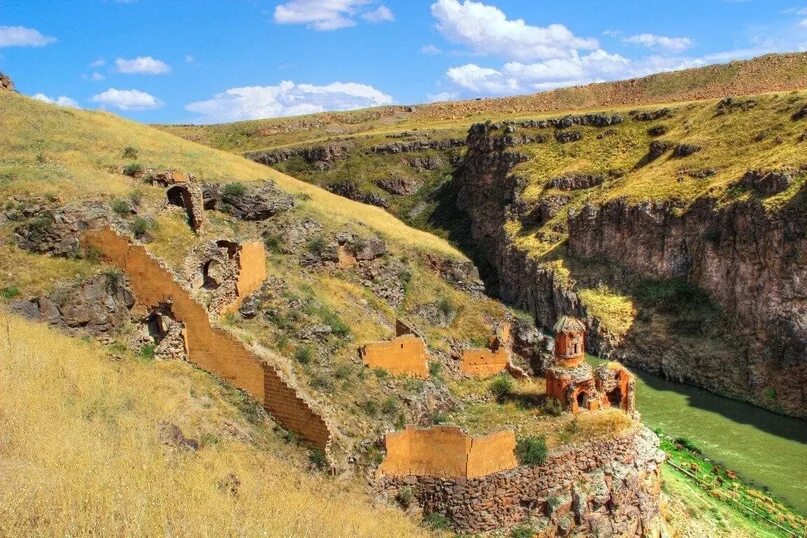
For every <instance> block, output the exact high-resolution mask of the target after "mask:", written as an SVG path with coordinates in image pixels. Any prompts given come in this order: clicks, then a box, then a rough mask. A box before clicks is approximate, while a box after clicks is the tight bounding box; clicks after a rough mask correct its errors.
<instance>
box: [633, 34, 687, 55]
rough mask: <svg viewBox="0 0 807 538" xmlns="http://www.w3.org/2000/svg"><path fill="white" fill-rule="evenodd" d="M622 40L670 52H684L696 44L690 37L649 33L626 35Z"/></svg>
mask: <svg viewBox="0 0 807 538" xmlns="http://www.w3.org/2000/svg"><path fill="white" fill-rule="evenodd" d="M622 42H623V43H632V44H634V45H642V46H644V47H648V48H652V49H662V50H666V51H669V52H683V51H685V50H687V49H688V48H690V47H691V46H692V45H693V44H694V43H693V42H692V40H691V39H690V38H688V37H668V36H663V35H656V34H648V33H645V34H638V35H631V36H627V37H624V38H622Z"/></svg>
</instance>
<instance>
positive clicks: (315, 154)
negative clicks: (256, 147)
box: [244, 144, 351, 170]
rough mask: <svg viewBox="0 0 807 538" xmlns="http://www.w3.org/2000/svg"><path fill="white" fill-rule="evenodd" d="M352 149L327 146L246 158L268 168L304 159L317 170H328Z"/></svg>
mask: <svg viewBox="0 0 807 538" xmlns="http://www.w3.org/2000/svg"><path fill="white" fill-rule="evenodd" d="M350 149H351V146H350V145H347V144H327V145H324V146H310V147H303V148H286V149H276V150H270V151H253V152H249V153H246V154H245V155H244V157H246V158H247V159H249V160H251V161H255V162H258V163H261V164H265V165H267V166H273V165H275V164H278V163H281V162H283V161H287V160H289V159H292V158H294V157H302V159H303V160H304V161H305V162H307V163H308V164H311V165H313V166H314V167H315V168H316V169H317V170H328V169H330V168H332V167H333V166H334V164H336V161H338V160H339V159H341V158H342V157H344V156H345V155H346V154H347V152H348V151H349V150H350Z"/></svg>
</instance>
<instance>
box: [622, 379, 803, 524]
mask: <svg viewBox="0 0 807 538" xmlns="http://www.w3.org/2000/svg"><path fill="white" fill-rule="evenodd" d="M633 373H634V374H635V375H636V378H637V380H636V405H637V407H638V409H639V412H640V413H641V414H642V421H643V422H644V423H645V424H646V425H647V426H648V427H650V428H651V429H653V428H661V430H662V431H663V432H664V433H665V434H667V435H671V436H676V437H686V438H688V439H690V440H691V441H693V442H694V444H695V445H696V446H698V447H699V448H701V450H703V453H704V454H705V455H706V456H707V457H709V458H710V459H712V460H714V461H717V462H720V463H722V464H724V465H725V466H726V467H728V468H729V469H732V470H734V471H736V472H737V473H739V474H740V476H741V477H742V478H743V479H745V480H746V481H747V482H751V483H752V484H755V485H756V486H758V487H766V488H768V489H769V490H770V492H771V493H773V494H774V495H775V496H777V497H779V498H780V499H782V500H784V501H785V502H787V503H788V504H789V505H791V506H792V507H794V508H796V509H797V510H799V511H800V512H802V513H807V422H805V421H802V420H799V419H795V418H788V417H784V416H781V415H777V414H775V413H771V412H770V411H765V410H764V409H760V408H759V407H755V406H753V405H750V404H747V403H743V402H738V401H735V400H730V399H728V398H723V397H721V396H717V395H715V394H712V393H710V392H707V391H705V390H702V389H698V388H695V387H691V386H687V385H680V384H678V383H672V382H670V381H667V380H664V379H662V378H660V377H656V376H654V375H650V374H648V373H645V372H641V371H639V370H633Z"/></svg>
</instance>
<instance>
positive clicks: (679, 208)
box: [453, 124, 807, 416]
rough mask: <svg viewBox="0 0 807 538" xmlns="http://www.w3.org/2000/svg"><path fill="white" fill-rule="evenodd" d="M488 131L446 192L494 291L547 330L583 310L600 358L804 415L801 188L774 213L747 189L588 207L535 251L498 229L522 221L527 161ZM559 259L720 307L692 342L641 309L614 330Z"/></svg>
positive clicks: (806, 191) (806, 216)
mask: <svg viewBox="0 0 807 538" xmlns="http://www.w3.org/2000/svg"><path fill="white" fill-rule="evenodd" d="M497 127H498V126H496V125H493V126H490V125H481V124H480V125H475V126H473V127H472V128H471V131H470V132H469V135H468V148H469V149H468V151H467V154H466V156H465V158H464V159H463V162H462V163H461V165H460V167H459V169H458V172H457V174H456V175H455V180H454V184H453V188H454V190H455V194H456V205H457V207H458V208H459V209H460V210H461V211H464V212H466V213H467V216H468V222H469V226H470V234H471V236H472V239H473V242H474V243H475V245H476V251H477V256H478V257H479V258H481V259H480V261H481V262H483V263H484V264H485V265H488V266H489V268H490V270H492V271H493V272H494V273H495V276H496V277H497V280H498V283H499V285H498V293H499V295H500V296H501V297H502V299H504V300H506V301H508V302H510V303H513V304H515V305H517V306H519V307H521V308H524V309H526V310H527V311H529V312H530V313H531V314H532V315H533V316H534V317H535V319H536V321H537V322H538V323H539V324H541V325H544V326H549V325H551V323H553V321H554V320H555V319H556V317H557V316H558V315H559V314H562V313H574V314H576V315H578V316H581V317H584V318H587V319H588V322H589V325H590V334H589V338H588V342H589V347H590V348H591V350H592V351H593V352H595V353H599V354H600V355H603V356H609V357H610V358H616V359H619V360H622V361H623V362H626V363H627V364H629V365H632V366H638V367H640V368H642V369H646V370H649V371H651V372H654V373H657V374H661V375H664V376H666V377H668V378H671V379H674V380H677V381H681V382H685V383H690V384H694V385H698V386H702V387H704V388H707V389H709V390H712V391H715V392H718V393H721V394H726V395H729V396H732V397H735V398H740V399H746V400H749V401H751V402H754V403H756V404H758V405H761V406H764V407H768V408H771V409H774V410H777V411H780V412H784V413H787V414H792V415H796V416H806V415H807V391H806V389H805V388H804V387H805V386H807V369H806V368H805V365H806V364H805V363H806V362H807V292H805V290H804V284H803V283H804V282H805V279H807V226H805V224H807V210H806V209H805V208H806V207H807V205H805V200H806V199H807V188H805V187H802V189H801V191H800V192H799V193H798V194H797V195H796V196H795V197H793V198H791V199H790V201H789V202H787V203H786V204H784V205H783V206H782V207H778V208H777V209H770V208H766V207H765V205H764V204H763V201H761V200H760V199H758V198H757V197H756V196H751V197H745V198H741V199H740V200H742V201H735V202H731V203H725V202H724V203H722V204H718V202H717V201H716V200H714V199H710V198H701V199H698V200H696V201H695V202H694V203H692V204H689V205H688V206H687V207H686V208H684V207H683V204H677V203H676V202H675V201H667V202H644V203H631V202H628V201H626V200H624V199H616V200H611V201H608V202H605V203H602V204H596V203H587V204H586V205H585V206H584V207H582V209H579V208H578V209H577V210H575V209H570V210H569V211H568V214H569V217H568V222H567V223H566V224H567V226H568V241H567V242H566V243H565V244H564V245H562V246H560V247H559V248H558V249H556V250H557V252H556V253H554V256H534V255H531V254H530V253H529V252H527V251H526V249H524V248H522V247H520V246H519V245H518V243H517V242H516V240H515V238H514V237H513V235H512V234H511V233H508V231H507V225H508V223H509V222H513V221H516V220H518V219H521V220H524V218H525V217H524V213H525V211H526V210H525V207H524V206H525V205H526V204H524V203H523V201H522V199H521V198H522V196H521V193H522V190H523V189H524V187H525V185H526V183H527V182H526V180H525V179H523V178H521V177H519V175H518V171H515V172H513V168H514V167H515V166H516V165H517V164H518V163H520V162H522V161H524V160H526V158H527V157H526V156H525V155H522V154H520V153H516V152H513V151H512V150H508V149H507V147H503V146H502V145H501V144H497V143H496V142H495V140H491V138H497V139H498V137H493V133H492V131H495V130H496V129H497ZM545 201H546V200H542V201H541V202H545ZM543 205H547V204H543ZM550 205H551V204H550ZM561 205H562V204H561ZM541 207H542V205H541V203H539V204H538V209H540V208H541ZM555 209H557V208H555ZM532 212H533V213H534V212H535V211H532ZM539 216H540V215H539ZM565 232H566V230H564V233H565ZM558 258H560V259H563V260H564V261H566V262H569V263H572V262H573V263H578V264H581V263H582V264H586V263H608V264H609V265H610V266H612V267H613V266H615V270H614V271H615V272H616V273H618V275H619V276H618V277H615V279H614V281H612V282H609V284H612V285H621V286H622V287H624V288H630V289H633V290H636V289H637V288H638V287H640V286H641V283H642V282H643V281H644V279H678V280H683V281H686V282H687V283H688V285H691V286H693V287H694V288H697V289H698V290H700V291H702V292H704V293H705V294H707V295H708V297H709V299H710V300H711V301H713V302H714V303H716V304H717V305H718V306H719V309H720V310H722V315H721V316H718V317H719V318H720V319H719V320H717V319H715V320H711V321H702V322H699V323H700V325H699V326H693V327H689V329H690V332H693V333H695V332H697V333H699V334H700V335H701V338H700V339H699V341H698V342H695V339H691V338H687V337H686V335H684V336H680V333H681V331H680V330H679V331H678V333H679V336H680V337H679V336H675V335H673V334H671V333H670V332H665V331H666V327H662V328H659V326H657V325H658V324H655V325H654V324H653V323H651V321H652V320H650V316H649V315H646V316H645V318H646V319H644V320H643V319H642V312H641V311H640V312H639V316H637V319H636V320H634V324H633V326H632V327H631V328H630V329H629V330H628V331H627V333H626V334H623V335H619V336H616V335H614V334H611V332H609V331H608V330H606V329H605V327H604V326H603V324H602V320H600V319H598V318H597V317H596V316H593V315H590V313H589V312H588V311H587V309H586V307H585V306H584V305H583V304H582V302H581V300H580V296H579V295H578V293H577V291H579V290H578V287H577V286H576V285H575V284H576V283H575V280H574V278H572V279H571V280H570V279H569V278H568V275H563V274H559V272H558V271H557V265H556V264H553V263H550V261H549V260H550V259H555V260H556V259H558ZM573 276H574V275H573ZM643 323H644V325H643ZM709 324H711V325H713V326H703V325H709ZM679 325H681V324H679ZM678 328H679V329H680V327H678ZM673 332H675V331H673ZM684 332H685V331H684ZM704 342H706V345H704Z"/></svg>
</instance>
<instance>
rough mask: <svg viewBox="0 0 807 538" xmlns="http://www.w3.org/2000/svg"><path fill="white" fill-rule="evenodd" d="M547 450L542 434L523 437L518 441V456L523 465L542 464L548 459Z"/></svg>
mask: <svg viewBox="0 0 807 538" xmlns="http://www.w3.org/2000/svg"><path fill="white" fill-rule="evenodd" d="M547 452H548V450H547V448H546V439H545V438H544V437H543V436H542V435H541V436H529V437H523V438H521V439H519V440H518V442H517V443H516V457H517V458H518V461H519V463H521V464H522V465H541V464H542V463H543V462H545V461H546V455H547Z"/></svg>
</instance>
